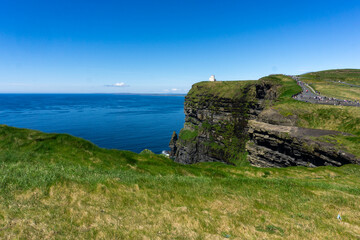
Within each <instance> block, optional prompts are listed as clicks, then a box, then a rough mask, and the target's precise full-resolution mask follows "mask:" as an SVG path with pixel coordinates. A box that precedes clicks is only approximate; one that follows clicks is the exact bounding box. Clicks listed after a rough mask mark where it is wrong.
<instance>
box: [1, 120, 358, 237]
mask: <svg viewBox="0 0 360 240" xmlns="http://www.w3.org/2000/svg"><path fill="white" fill-rule="evenodd" d="M0 172H1V173H0V176H1V178H0V189H1V190H0V199H1V201H0V229H1V231H0V238H2V239H13V238H20V239H22V238H26V239H89V238H97V239H114V238H118V239H119V238H120V239H224V238H230V239H244V238H245V239H254V238H256V239H259V238H271V239H273V238H275V239H278V238H287V239H313V238H317V239H326V238H341V239H355V238H358V237H359V236H360V220H359V218H358V216H359V214H360V206H359V204H357V203H358V202H359V201H360V181H359V180H360V166H357V165H347V166H343V167H340V168H335V167H319V168H304V167H293V168H285V169H261V168H254V167H251V166H243V167H241V168H239V167H235V166H230V165H225V164H221V163H199V164H194V165H181V164H177V163H174V162H172V161H171V160H170V159H167V158H165V157H162V156H159V155H155V154H152V153H150V152H147V151H145V152H143V153H142V154H135V153H132V152H127V151H118V150H106V149H101V148H98V147H96V146H95V145H93V144H91V143H90V142H88V141H85V140H82V139H79V138H75V137H72V136H69V135H63V134H45V133H41V132H37V131H32V130H25V129H16V128H11V127H7V126H4V125H3V126H1V127H0ZM339 213H340V214H341V216H342V218H343V221H342V222H340V221H339V220H337V219H336V217H337V215H338V214H339Z"/></svg>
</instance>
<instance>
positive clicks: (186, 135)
mask: <svg viewBox="0 0 360 240" xmlns="http://www.w3.org/2000/svg"><path fill="white" fill-rule="evenodd" d="M197 136H198V132H197V131H196V130H195V131H191V130H186V129H182V130H181V131H180V133H179V138H180V139H181V140H184V141H188V140H190V141H191V140H194V139H195V138H196V137H197Z"/></svg>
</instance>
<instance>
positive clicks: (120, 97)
mask: <svg viewBox="0 0 360 240" xmlns="http://www.w3.org/2000/svg"><path fill="white" fill-rule="evenodd" d="M184 117H185V116H184V96H171V95H170V96H168V95H167V96H165V95H135V94H134V95H133V94H0V124H6V125H9V126H12V127H18V128H29V129H35V130H40V131H43V132H47V133H67V134H71V135H73V136H76V137H81V138H84V139H86V140H89V141H91V142H93V143H95V144H96V145H98V146H99V147H103V148H108V149H121V150H129V151H134V152H137V153H139V152H141V151H142V150H143V149H150V150H151V151H153V152H155V153H161V152H162V151H163V150H168V149H169V147H168V145H169V141H170V138H171V134H172V132H173V131H176V132H179V130H180V129H181V128H182V126H183V124H184Z"/></svg>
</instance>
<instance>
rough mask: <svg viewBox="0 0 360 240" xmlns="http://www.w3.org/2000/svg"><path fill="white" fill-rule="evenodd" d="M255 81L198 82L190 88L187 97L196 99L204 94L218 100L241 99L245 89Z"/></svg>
mask: <svg viewBox="0 0 360 240" xmlns="http://www.w3.org/2000/svg"><path fill="white" fill-rule="evenodd" d="M255 82H256V81H217V82H209V81H207V82H199V83H196V84H194V85H193V86H192V88H191V89H190V91H189V93H188V94H187V97H189V98H198V97H201V96H203V95H204V94H206V95H209V96H211V97H212V98H213V97H218V98H234V99H236V98H241V97H243V91H244V89H245V88H246V87H249V86H251V85H253V84H254V83H255Z"/></svg>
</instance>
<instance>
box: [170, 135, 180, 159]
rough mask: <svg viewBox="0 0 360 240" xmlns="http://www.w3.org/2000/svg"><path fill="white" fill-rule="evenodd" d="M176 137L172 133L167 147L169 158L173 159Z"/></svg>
mask: <svg viewBox="0 0 360 240" xmlns="http://www.w3.org/2000/svg"><path fill="white" fill-rule="evenodd" d="M177 139H178V137H177V134H176V132H175V131H174V132H173V134H172V136H171V139H170V143H169V147H170V154H169V156H170V157H175V154H176V150H177V147H176V141H177Z"/></svg>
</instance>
